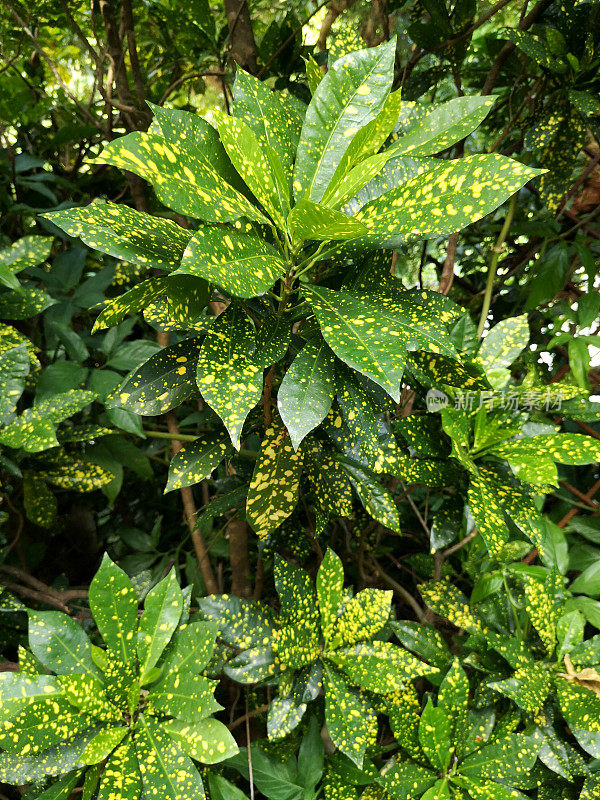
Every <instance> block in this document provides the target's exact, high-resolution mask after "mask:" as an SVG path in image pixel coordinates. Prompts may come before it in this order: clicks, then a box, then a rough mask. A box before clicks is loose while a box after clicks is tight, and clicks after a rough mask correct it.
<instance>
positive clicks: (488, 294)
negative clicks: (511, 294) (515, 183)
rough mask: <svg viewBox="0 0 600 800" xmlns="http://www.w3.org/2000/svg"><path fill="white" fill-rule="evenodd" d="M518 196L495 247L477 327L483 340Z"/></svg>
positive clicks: (511, 202)
mask: <svg viewBox="0 0 600 800" xmlns="http://www.w3.org/2000/svg"><path fill="white" fill-rule="evenodd" d="M517 196H518V195H517V194H514V195H513V196H512V198H511V201H510V205H509V206H508V212H507V214H506V219H505V220H504V225H503V226H502V230H501V231H500V233H499V234H498V238H497V239H496V244H495V245H494V246H493V248H492V250H493V253H492V260H491V262H490V266H489V270H488V276H487V282H486V284H485V294H484V296H483V305H482V307H481V316H480V318H479V325H478V327H477V336H478V337H479V338H480V339H481V335H482V334H483V331H484V328H485V322H486V320H487V315H488V312H489V310H490V303H491V301H492V290H493V288H494V279H495V277H496V269H497V268H498V258H499V257H500V253H501V252H502V247H503V245H504V240H505V239H506V236H507V234H508V231H509V228H510V225H511V222H512V219H513V216H514V214H515V209H516V207H517Z"/></svg>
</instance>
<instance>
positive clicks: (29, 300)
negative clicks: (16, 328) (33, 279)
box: [0, 284, 56, 319]
mask: <svg viewBox="0 0 600 800" xmlns="http://www.w3.org/2000/svg"><path fill="white" fill-rule="evenodd" d="M21 289H22V290H19V291H18V292H17V291H9V292H3V293H2V295H0V317H2V319H27V317H34V316H35V315H36V314H41V313H42V312H43V311H46V309H48V308H50V306H53V305H54V304H55V303H56V300H53V299H52V298H51V297H50V295H49V294H47V293H46V292H45V291H44V290H43V289H40V288H38V287H37V286H32V285H31V284H27V285H24V286H22V287H21Z"/></svg>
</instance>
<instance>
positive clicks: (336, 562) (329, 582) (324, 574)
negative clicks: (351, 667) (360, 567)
mask: <svg viewBox="0 0 600 800" xmlns="http://www.w3.org/2000/svg"><path fill="white" fill-rule="evenodd" d="M316 585H317V598H318V601H319V613H320V615H321V630H322V632H323V640H324V642H325V644H326V645H327V644H328V643H329V640H330V639H331V636H332V634H333V630H334V627H335V623H336V619H337V613H338V609H339V608H340V606H341V604H342V598H343V594H344V567H343V565H342V560H341V558H340V557H339V556H338V555H336V554H335V553H334V552H333V550H332V549H331V548H330V547H328V548H327V552H326V553H325V557H324V558H323V561H322V562H321V566H320V567H319V571H318V572H317V581H316Z"/></svg>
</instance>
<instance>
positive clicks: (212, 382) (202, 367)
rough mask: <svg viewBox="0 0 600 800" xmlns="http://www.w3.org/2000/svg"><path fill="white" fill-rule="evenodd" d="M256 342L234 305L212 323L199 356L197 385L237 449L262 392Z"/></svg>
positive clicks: (247, 322)
mask: <svg viewBox="0 0 600 800" xmlns="http://www.w3.org/2000/svg"><path fill="white" fill-rule="evenodd" d="M254 346H255V339H254V328H253V326H252V323H251V322H250V320H249V319H248V317H247V316H246V315H245V314H244V313H243V311H242V310H241V309H237V308H236V307H234V306H231V307H230V308H228V309H227V311H225V312H224V313H223V314H221V316H220V317H218V318H217V319H216V320H215V322H214V323H213V325H212V327H211V329H210V330H209V332H208V334H207V336H206V338H205V340H204V342H203V344H202V348H201V349H200V354H199V356H198V366H197V375H196V380H197V384H198V388H199V389H200V392H201V393H202V397H203V398H204V399H205V400H206V402H207V403H208V404H209V406H210V407H211V408H212V409H213V411H215V413H217V414H218V415H219V416H220V417H221V419H222V420H223V423H224V424H225V427H226V428H227V430H228V431H229V435H230V437H231V441H232V443H233V446H234V447H235V448H236V449H238V450H239V448H240V437H241V434H242V427H243V425H244V421H245V419H246V417H247V416H248V414H249V413H250V411H251V410H252V409H253V408H254V406H255V405H256V404H257V403H258V401H259V400H260V397H261V394H262V376H261V372H262V370H261V367H260V366H258V365H257V364H256V363H255V361H254V359H253V357H252V354H253V351H254Z"/></svg>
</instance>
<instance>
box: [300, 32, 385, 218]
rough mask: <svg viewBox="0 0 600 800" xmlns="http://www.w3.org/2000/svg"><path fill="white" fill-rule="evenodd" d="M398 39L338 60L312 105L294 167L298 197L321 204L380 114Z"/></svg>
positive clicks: (303, 128) (323, 81) (320, 87)
mask: <svg viewBox="0 0 600 800" xmlns="http://www.w3.org/2000/svg"><path fill="white" fill-rule="evenodd" d="M395 50H396V42H395V40H391V41H390V42H385V43H384V44H382V45H380V46H379V47H376V48H372V49H370V50H361V51H358V52H355V53H350V54H348V55H347V56H343V57H342V58H340V59H338V60H337V61H336V62H335V63H334V64H333V65H332V66H331V67H330V69H329V71H328V72H327V74H326V75H325V77H324V78H323V79H322V80H321V82H320V83H319V85H318V87H317V88H316V89H315V93H314V95H313V97H312V100H311V102H310V104H309V106H308V109H307V112H306V117H305V120H304V124H303V126H302V133H301V134H300V142H299V144H298V154H297V157H296V165H295V168H294V194H295V197H296V199H297V200H300V199H302V198H304V197H306V198H307V199H308V200H312V201H313V202H316V203H318V202H319V201H320V200H321V198H322V197H323V194H324V192H325V189H326V188H327V186H328V184H329V181H330V180H331V178H332V176H333V174H334V172H335V170H336V167H337V165H338V163H339V162H340V160H341V158H342V156H343V154H344V152H345V150H346V149H347V148H348V146H349V144H350V140H351V138H352V136H353V135H354V134H355V133H356V132H357V131H358V129H359V128H361V127H362V126H363V125H364V124H365V123H367V122H369V121H370V120H372V119H374V118H375V117H376V116H377V114H378V113H379V112H380V111H381V109H382V107H383V103H384V102H385V99H386V97H387V96H388V94H389V91H390V88H391V80H390V78H391V72H390V69H391V66H392V64H393V59H394V53H395Z"/></svg>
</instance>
